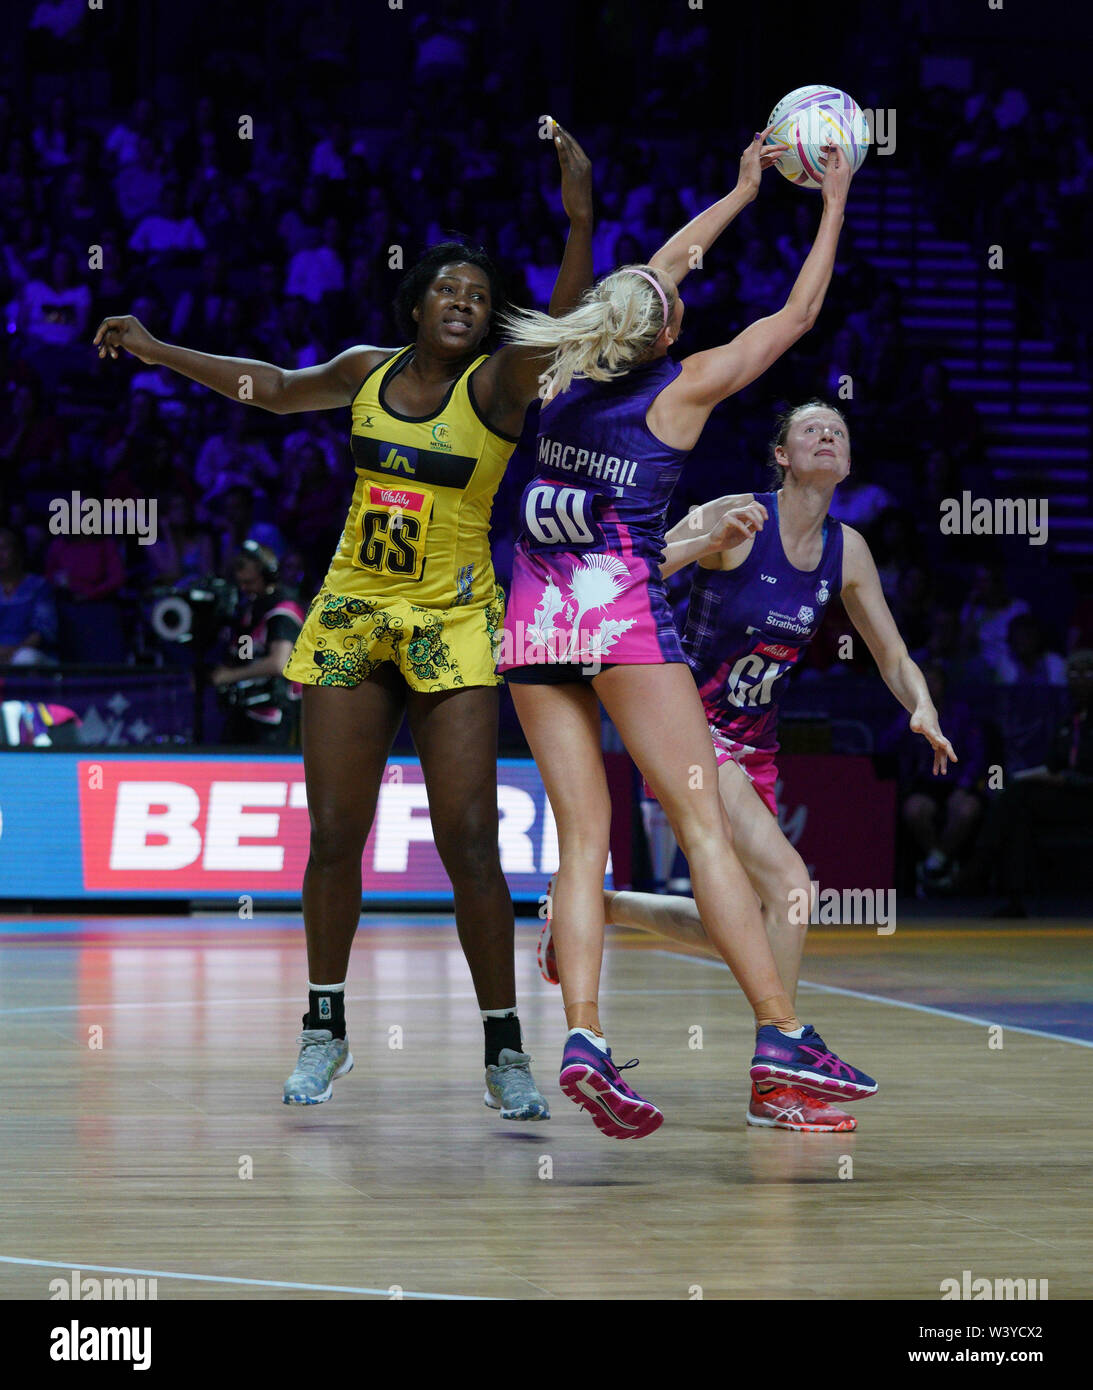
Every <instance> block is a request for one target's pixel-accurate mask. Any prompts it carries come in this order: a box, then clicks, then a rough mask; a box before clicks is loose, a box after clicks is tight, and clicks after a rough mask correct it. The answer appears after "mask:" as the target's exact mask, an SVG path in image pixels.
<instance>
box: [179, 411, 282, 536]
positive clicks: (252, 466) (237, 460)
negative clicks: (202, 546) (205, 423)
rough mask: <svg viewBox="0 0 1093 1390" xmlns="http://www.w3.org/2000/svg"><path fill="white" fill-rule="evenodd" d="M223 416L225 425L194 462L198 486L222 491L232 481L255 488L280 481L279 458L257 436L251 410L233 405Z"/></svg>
mask: <svg viewBox="0 0 1093 1390" xmlns="http://www.w3.org/2000/svg"><path fill="white" fill-rule="evenodd" d="M222 418H223V420H224V428H223V429H222V430H221V431H219V432H218V433H217V434H214V435H210V436H209V438H208V439H206V441H205V443H204V445H203V446H202V449H201V452H200V453H199V454H198V456H197V461H196V463H195V464H194V473H193V476H194V481H195V482H196V483H197V485H198V487H199V488H201V490H202V491H203V492H206V493H220V492H223V491H224V490H225V487H226V486H228V485H229V482H230V483H237V482H245V483H249V484H250V485H251V486H252V487H254V488H262V487H263V486H264V485H266V484H269V483H274V482H276V480H277V476H278V468H277V461H276V460H275V459H274V457H273V455H272V454H271V453H270V451H269V450H268V449H267V448H266V446H265V443H264V442H263V441H262V440H260V439H256V438H255V437H254V435H253V428H254V421H253V419H252V418H251V415H250V413H249V412H248V411H247V410H246V409H245V408H240V407H239V406H237V405H229V406H228V407H227V408H226V409H225V410H224V412H223V415H222ZM244 539H246V537H244Z"/></svg>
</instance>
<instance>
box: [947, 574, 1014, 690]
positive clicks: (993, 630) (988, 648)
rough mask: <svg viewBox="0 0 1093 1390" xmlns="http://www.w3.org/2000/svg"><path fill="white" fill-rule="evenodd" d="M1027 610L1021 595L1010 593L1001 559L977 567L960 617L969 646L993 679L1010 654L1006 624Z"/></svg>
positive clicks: (1007, 626)
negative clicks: (989, 671) (985, 665)
mask: <svg viewBox="0 0 1093 1390" xmlns="http://www.w3.org/2000/svg"><path fill="white" fill-rule="evenodd" d="M1027 612H1028V604H1027V603H1026V602H1025V600H1024V599H1023V598H1012V597H1011V596H1010V592H1009V586H1008V584H1007V581H1006V571H1005V566H1004V565H1003V564H1002V563H1001V562H1000V561H998V560H995V561H992V562H991V563H990V564H988V565H980V566H979V567H978V569H977V570H976V572H975V577H974V579H973V580H972V587H971V593H970V594H969V596H968V601H967V603H965V605H964V607H963V609H962V611H961V614H960V620H961V622H962V623H963V625H964V633H965V641H966V643H967V645H968V647H969V648H970V650H972V651H977V652H978V653H979V654H980V656H981V657H982V658H983V660H984V661H985V662H986V663H987V665H988V666H989V667H990V668H991V671H992V672H993V673H994V677H995V679H997V678H998V673H999V671H1000V670H1001V669H1002V663H1003V662H1004V661H1005V660H1006V658H1007V657H1008V656H1009V649H1008V647H1007V642H1006V639H1007V636H1008V634H1009V625H1010V623H1011V622H1012V620H1013V619H1014V618H1016V617H1017V615H1018V614H1019V613H1027Z"/></svg>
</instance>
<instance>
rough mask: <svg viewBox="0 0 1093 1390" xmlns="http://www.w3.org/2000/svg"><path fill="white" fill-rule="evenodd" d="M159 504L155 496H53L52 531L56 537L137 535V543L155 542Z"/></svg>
mask: <svg viewBox="0 0 1093 1390" xmlns="http://www.w3.org/2000/svg"><path fill="white" fill-rule="evenodd" d="M158 511H159V503H158V501H157V499H156V498H154V497H107V498H101V499H100V498H98V497H81V496H80V494H79V493H78V492H75V491H74V492H73V493H72V494H71V495H70V496H69V497H54V499H53V500H52V501H51V502H50V504H49V531H50V534H51V535H54V536H136V537H137V544H138V545H155V543H156V536H157V534H158V531H157V514H158Z"/></svg>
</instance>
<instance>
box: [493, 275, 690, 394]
mask: <svg viewBox="0 0 1093 1390" xmlns="http://www.w3.org/2000/svg"><path fill="white" fill-rule="evenodd" d="M635 272H641V273H640V274H636V273H635ZM650 278H653V279H655V280H656V285H660V286H661V290H662V291H663V293H660V292H658V290H657V288H656V285H654V284H651V283H650ZM675 302H676V292H675V289H674V287H673V286H672V285H671V284H670V283H665V281H664V279H662V277H661V276H660V275H659V274H658V273H657V272H656V271H655V270H653V269H652V268H651V267H649V266H644V265H633V266H621V267H620V268H619V269H618V270H614V271H612V272H611V274H610V275H605V276H604V277H603V279H602V280H598V281H597V282H596V283H595V284H594V285H593V286H592V288H591V289H589V290H586V291H585V293H584V295H583V296H582V298H581V302H580V303H579V304H578V305H577V307H576V308H575V309H571V310H570V311H569V313H568V314H562V315H561V316H560V317H559V318H556V319H552V318H551V317H550V315H549V314H542V313H539V312H538V310H535V309H513V310H511V311H510V312H509V313H508V314H506V315H504V316H503V318H502V319H501V327H502V332H503V334H504V337H505V341H506V342H509V343H511V344H512V345H513V346H514V347H530V348H538V349H540V350H541V351H542V353H543V354H544V356H549V358H550V361H549V364H548V365H547V367H546V370H545V371H544V373H543V376H542V380H543V383H544V386H545V388H546V389H545V390H544V393H543V394H544V397H545V399H546V400H551V399H552V398H553V397H554V396H556V395H558V394H559V393H560V392H562V391H565V390H567V389H568V387H569V384H570V382H571V381H572V380H573V379H574V377H586V378H588V380H589V381H610V380H611V379H612V378H613V377H616V376H622V375H623V373H625V372H628V371H629V370H630V369H631V368H632V367H635V366H637V364H638V363H639V362H640V361H641V360H642V358H643V357H645V355H646V354H647V353H648V351H649V349H650V348H651V347H652V346H653V344H654V343H655V342H656V340H657V339H658V338H659V337H660V335H661V332H662V331H663V330H664V328H665V326H666V323H667V320H666V318H665V304H667V317H668V318H669V319H670V318H671V315H672V312H673V311H674V309H675Z"/></svg>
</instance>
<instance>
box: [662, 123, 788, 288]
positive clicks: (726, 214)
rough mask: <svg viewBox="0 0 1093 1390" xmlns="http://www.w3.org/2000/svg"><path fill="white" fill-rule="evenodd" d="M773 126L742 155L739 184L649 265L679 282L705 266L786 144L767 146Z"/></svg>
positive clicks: (763, 131) (753, 196)
mask: <svg viewBox="0 0 1093 1390" xmlns="http://www.w3.org/2000/svg"><path fill="white" fill-rule="evenodd" d="M769 131H770V127H769V126H768V127H767V129H766V130H761V131H760V132H759V134H758V135H756V137H755V139H754V140H752V142H751V144H750V145H749V146H748V148H747V149H746V150H745V151H744V153H743V154H742V155H741V156H740V174H739V177H738V178H737V181H736V187H735V188H734V189H733V191H732V192H731V193H730V194H728V196H727V197H725V198H722V199H721V200H720V202H717V203H714V204H713V206H712V207H708V208H707V209H706V211H705V212H700V213H699V214H698V216H697V217H692V218H691V220H690V222H688V223H687V225H686V226H685V227H683V228H681V229H680V230H679V231H678V232H676V234H675V236H674V237H672V238H671V239H670V240H668V241H666V242H665V243H664V245H663V246H662V247H661V248H660V250H659V251H658V252H657V253H656V255H655V256H654V257H653V258H652V260H651V261H650V262H649V264H650V265H651V266H652V267H653V268H654V269H655V270H663V271H666V272H667V273H668V274H669V275H670V276H671V277H672V279H673V280H674V281H675V282H676V284H677V285H678V284H679V283H680V282H681V281H682V280H683V278H684V276H685V275H686V274H687V272H688V271H690V270H695V269H697V268H698V267H700V266H701V265H702V258H703V257H704V256H705V254H706V252H707V251H708V250H709V249H710V247H711V246H712V245H713V244H714V242H715V241H716V240H717V238H718V237H719V236H720V235H721V233H722V232H723V231H724V230H725V228H726V227H727V226H728V225H729V224H730V223H731V222H732V221H733V219H734V218H735V217H736V215H737V214H738V213H739V212H742V211H743V209H744V208H746V207H747V205H748V204H749V203H750V202H753V201H754V200H755V198H756V197H757V196H758V194H759V180H760V176H761V175H762V172H763V170H764V169H769V168H770V166H771V165H772V164H773V163H774V162H775V160H776V159H777V158H778V156H779V155H781V154H783V153H784V152H785V150H786V149H787V148H788V146H786V145H764V144H763V141H764V140H765V139H766V137H767V135H768V133H769Z"/></svg>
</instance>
